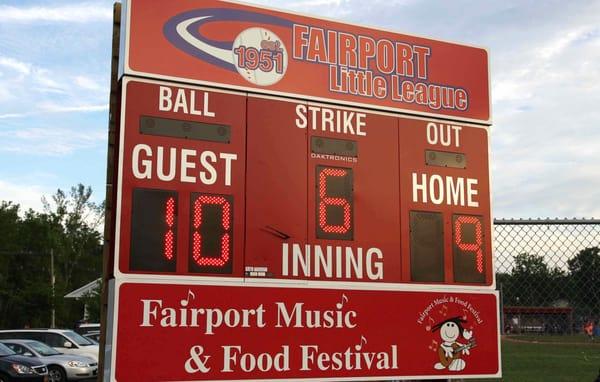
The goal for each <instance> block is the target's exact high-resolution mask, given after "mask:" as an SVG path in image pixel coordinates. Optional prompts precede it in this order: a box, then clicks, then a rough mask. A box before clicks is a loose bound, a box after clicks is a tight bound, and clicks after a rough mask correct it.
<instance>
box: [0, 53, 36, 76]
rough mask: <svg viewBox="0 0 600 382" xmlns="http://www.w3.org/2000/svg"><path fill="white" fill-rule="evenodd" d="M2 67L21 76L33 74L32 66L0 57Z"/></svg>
mask: <svg viewBox="0 0 600 382" xmlns="http://www.w3.org/2000/svg"><path fill="white" fill-rule="evenodd" d="M0 66H2V67H4V68H8V69H12V70H14V71H16V72H17V73H19V74H21V75H29V73H31V64H29V63H27V62H22V61H19V60H16V59H14V58H10V57H0Z"/></svg>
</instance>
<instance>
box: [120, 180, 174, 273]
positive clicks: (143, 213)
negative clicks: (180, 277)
mask: <svg viewBox="0 0 600 382" xmlns="http://www.w3.org/2000/svg"><path fill="white" fill-rule="evenodd" d="M176 253H177V193H176V192H172V191H164V190H151V189H139V188H138V189H134V190H133V206H132V213H131V254H130V257H129V268H130V269H131V270H132V271H154V272H174V271H175V266H176Z"/></svg>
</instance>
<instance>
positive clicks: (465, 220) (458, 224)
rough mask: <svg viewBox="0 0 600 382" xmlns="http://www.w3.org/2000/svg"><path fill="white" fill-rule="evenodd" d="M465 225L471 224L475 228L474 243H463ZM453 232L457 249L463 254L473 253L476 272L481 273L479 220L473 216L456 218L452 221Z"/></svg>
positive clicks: (481, 240)
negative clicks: (463, 252)
mask: <svg viewBox="0 0 600 382" xmlns="http://www.w3.org/2000/svg"><path fill="white" fill-rule="evenodd" d="M465 224H473V225H474V226H475V227H474V228H475V242H474V243H464V242H463V234H462V229H463V225H465ZM454 231H455V232H456V235H455V237H454V241H455V244H456V246H457V247H458V249H460V250H461V251H465V252H473V253H474V254H475V263H476V265H477V272H479V273H483V249H482V248H481V246H482V244H483V232H482V228H481V220H480V219H479V218H477V217H475V216H463V215H461V216H457V218H456V220H455V221H454Z"/></svg>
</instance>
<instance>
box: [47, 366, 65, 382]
mask: <svg viewBox="0 0 600 382" xmlns="http://www.w3.org/2000/svg"><path fill="white" fill-rule="evenodd" d="M66 380H67V376H66V375H65V371H64V370H63V369H61V368H60V367H58V366H50V367H48V382H66Z"/></svg>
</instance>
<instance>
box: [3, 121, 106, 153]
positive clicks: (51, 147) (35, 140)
mask: <svg viewBox="0 0 600 382" xmlns="http://www.w3.org/2000/svg"><path fill="white" fill-rule="evenodd" d="M0 138H2V141H3V142H4V143H5V144H3V145H2V146H0V152H9V153H21V154H32V155H47V156H64V155H67V154H71V153H73V152H74V151H76V150H82V149H88V148H93V147H97V146H98V145H99V144H105V142H106V138H107V134H106V131H104V130H101V129H98V130H92V131H90V130H89V129H86V130H79V131H77V130H75V129H72V128H63V127H58V128H57V127H28V128H17V129H12V130H8V131H0Z"/></svg>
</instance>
